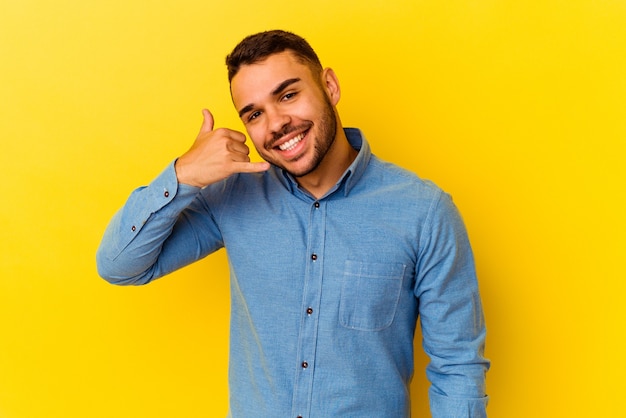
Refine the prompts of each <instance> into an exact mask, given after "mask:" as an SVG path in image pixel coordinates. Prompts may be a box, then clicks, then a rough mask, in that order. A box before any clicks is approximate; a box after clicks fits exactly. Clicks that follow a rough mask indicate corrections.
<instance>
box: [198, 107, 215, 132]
mask: <svg viewBox="0 0 626 418" xmlns="http://www.w3.org/2000/svg"><path fill="white" fill-rule="evenodd" d="M202 116H203V117H204V120H203V121H202V127H200V133H205V132H211V131H212V130H213V115H212V114H211V112H209V110H208V109H202Z"/></svg>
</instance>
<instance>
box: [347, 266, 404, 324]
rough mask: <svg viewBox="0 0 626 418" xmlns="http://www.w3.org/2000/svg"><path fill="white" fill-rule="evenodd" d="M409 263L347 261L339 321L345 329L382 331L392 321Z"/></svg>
mask: <svg viewBox="0 0 626 418" xmlns="http://www.w3.org/2000/svg"><path fill="white" fill-rule="evenodd" d="M405 269H406V266H405V265H404V264H400V263H366V262H361V261H352V260H347V261H346V264H345V268H344V273H343V282H342V284H341V301H340V304H339V322H340V323H341V325H343V326H344V327H346V328H350V329H355V330H361V331H380V330H382V329H385V328H387V327H388V326H389V325H391V323H392V322H393V318H394V316H395V314H396V309H397V307H398V300H399V299H400V292H401V290H402V278H403V276H404V270H405Z"/></svg>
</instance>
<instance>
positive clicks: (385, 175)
mask: <svg viewBox="0 0 626 418" xmlns="http://www.w3.org/2000/svg"><path fill="white" fill-rule="evenodd" d="M367 175H368V177H370V179H369V180H370V181H371V179H375V180H376V182H377V183H380V186H381V187H392V186H393V189H394V190H395V191H396V193H400V194H404V195H406V197H410V196H414V197H419V198H424V197H431V198H432V197H435V196H439V195H440V194H441V193H443V190H442V189H441V188H440V187H439V186H438V185H437V184H435V183H434V182H433V181H431V180H428V179H424V178H422V177H420V176H419V175H418V174H416V173H414V172H413V171H410V170H408V169H406V168H404V167H401V166H399V165H397V164H395V163H392V162H389V161H385V160H382V159H380V158H378V157H376V156H375V155H372V157H371V160H370V163H369V166H368V173H367Z"/></svg>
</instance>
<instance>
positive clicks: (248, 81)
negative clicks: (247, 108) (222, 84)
mask: <svg viewBox="0 0 626 418" xmlns="http://www.w3.org/2000/svg"><path fill="white" fill-rule="evenodd" d="M310 75H311V72H310V70H309V68H308V66H307V65H306V64H304V63H302V62H301V61H300V60H298V59H297V58H296V57H295V56H294V55H293V53H291V52H288V51H287V52H283V53H278V54H273V55H270V56H268V57H267V58H265V59H264V60H262V61H258V62H255V63H253V64H245V65H242V66H241V68H240V69H239V71H238V72H237V74H235V76H234V77H233V79H232V80H231V83H230V90H231V94H232V96H233V100H235V101H237V99H242V100H246V98H245V97H241V96H248V95H254V96H257V95H271V93H272V91H274V89H276V87H277V86H278V85H280V83H282V82H284V81H285V80H289V79H295V78H298V79H305V78H308V77H310ZM247 100H251V98H250V99H247Z"/></svg>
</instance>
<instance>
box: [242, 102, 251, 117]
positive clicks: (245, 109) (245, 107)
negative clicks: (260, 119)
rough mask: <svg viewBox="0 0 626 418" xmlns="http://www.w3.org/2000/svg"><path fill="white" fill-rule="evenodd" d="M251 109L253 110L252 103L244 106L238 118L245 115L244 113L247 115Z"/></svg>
mask: <svg viewBox="0 0 626 418" xmlns="http://www.w3.org/2000/svg"><path fill="white" fill-rule="evenodd" d="M252 109H254V105H253V104H252V103H250V104H249V105H245V106H244V107H242V108H241V110H240V111H239V117H240V118H241V117H243V115H245V114H246V113H248V112H249V111H251V110H252Z"/></svg>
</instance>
